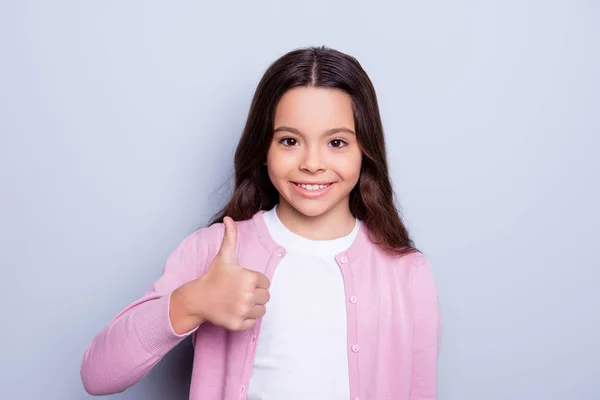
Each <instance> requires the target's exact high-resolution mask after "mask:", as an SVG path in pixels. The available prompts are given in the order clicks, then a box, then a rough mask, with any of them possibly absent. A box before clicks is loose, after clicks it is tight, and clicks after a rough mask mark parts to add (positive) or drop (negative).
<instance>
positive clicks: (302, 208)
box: [290, 200, 332, 218]
mask: <svg viewBox="0 0 600 400" xmlns="http://www.w3.org/2000/svg"><path fill="white" fill-rule="evenodd" d="M302 203H304V202H301V203H300V204H298V202H293V203H290V205H291V206H292V207H293V208H294V209H295V210H296V211H297V212H299V213H300V214H302V215H304V216H306V217H312V218H314V217H319V216H321V215H323V214H325V213H327V212H328V211H329V210H331V208H332V207H331V205H329V204H318V203H317V202H314V201H313V204H310V200H309V204H302Z"/></svg>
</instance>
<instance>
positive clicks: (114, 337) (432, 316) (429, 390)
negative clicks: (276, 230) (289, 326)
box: [81, 212, 442, 400]
mask: <svg viewBox="0 0 600 400" xmlns="http://www.w3.org/2000/svg"><path fill="white" fill-rule="evenodd" d="M237 226H238V260H239V262H240V264H241V265H242V266H244V267H245V268H248V269H253V270H256V271H260V272H262V273H264V274H266V275H267V277H269V279H271V278H272V277H273V273H274V271H275V268H277V265H278V263H279V261H280V260H281V259H282V258H283V257H285V255H286V249H284V248H283V247H281V246H279V245H278V244H277V243H276V242H275V241H274V240H273V239H272V238H271V236H270V235H269V232H268V230H267V227H266V225H265V222H264V219H263V216H262V212H259V213H256V214H255V215H254V216H253V217H252V218H251V219H250V220H247V221H240V222H237ZM223 231H224V230H223V225H222V224H215V225H212V226H210V227H207V228H202V229H199V230H198V231H196V232H194V233H193V234H191V235H189V236H188V237H187V238H185V239H184V240H183V241H182V243H181V244H180V245H179V246H178V248H177V249H176V250H175V251H174V252H173V253H172V254H171V255H170V256H169V258H168V259H167V261H166V265H165V268H164V273H163V274H162V276H160V278H159V279H158V280H157V281H155V282H154V283H153V285H152V286H151V287H150V288H149V289H148V291H147V292H146V293H145V294H144V296H143V297H142V298H140V299H139V300H137V301H135V302H134V303H133V304H130V305H129V306H128V307H126V308H125V309H124V310H123V311H121V312H120V313H119V314H118V315H117V316H116V317H115V318H114V319H113V320H112V321H111V322H110V324H108V326H106V327H105V328H104V329H103V330H102V331H101V332H100V333H98V335H97V336H96V337H95V338H94V339H93V340H92V342H91V343H90V344H89V346H88V348H87V350H86V351H85V354H84V356H83V361H82V365H81V378H82V381H83V384H84V387H85V389H86V391H87V392H88V393H90V394H94V395H104V394H113V393H118V392H122V391H124V390H125V389H127V388H129V387H130V386H132V385H134V384H135V383H137V382H138V381H140V380H141V379H142V378H143V377H144V376H146V375H147V374H148V373H149V372H150V370H151V369H152V368H153V367H154V366H155V365H156V364H157V363H158V362H159V361H160V360H161V358H162V357H163V356H164V355H165V354H166V353H167V352H169V351H170V350H171V349H172V348H173V347H175V346H176V345H177V344H178V343H179V342H181V341H182V340H183V339H184V338H185V337H187V336H188V335H193V337H192V340H193V343H194V346H195V351H194V353H195V354H194V367H193V372H192V383H191V388H190V399H191V400H200V399H202V400H207V399H209V400H213V399H214V400H217V399H218V400H221V399H226V400H230V399H231V400H239V399H244V398H245V397H246V388H247V386H248V383H249V381H250V376H251V374H252V365H253V359H254V352H255V344H256V339H257V337H258V335H259V334H260V321H259V322H258V323H257V324H256V326H255V327H254V328H253V329H251V330H249V331H244V332H229V331H227V330H225V329H223V328H220V327H217V326H214V325H212V324H210V323H205V324H202V325H201V326H200V327H199V328H196V329H195V330H193V331H192V332H188V333H186V334H184V335H177V334H175V333H174V331H173V329H172V327H171V324H170V321H169V317H168V315H169V299H170V294H171V292H172V291H173V290H174V289H176V288H177V287H179V286H180V285H182V284H183V283H185V282H187V281H190V280H192V279H195V278H197V277H199V276H201V275H202V274H203V273H204V272H205V271H206V269H207V268H208V267H209V266H210V264H211V262H212V260H213V258H214V257H215V254H216V252H217V251H218V249H219V246H220V244H221V240H222V237H223ZM336 261H337V263H338V265H339V266H340V270H341V272H342V275H343V279H344V286H345V292H346V298H347V302H346V304H347V307H346V310H347V321H348V336H347V343H348V355H349V365H348V371H349V374H350V395H351V399H353V400H384V399H390V400H392V399H393V400H425V399H427V400H433V399H436V398H437V358H438V353H439V348H440V341H441V332H442V316H441V314H440V309H439V304H438V296H437V290H436V285H435V281H434V274H433V270H432V267H431V264H430V262H429V261H428V259H427V258H426V257H425V256H424V255H423V254H421V253H412V254H410V255H407V256H404V257H401V258H392V257H390V256H388V255H386V254H384V253H383V252H381V251H380V250H379V249H378V248H377V247H376V246H375V245H374V244H373V243H372V242H371V241H370V240H369V239H368V237H367V232H366V231H365V228H364V225H362V224H361V229H360V230H359V233H358V236H357V238H356V239H355V241H354V243H353V244H352V245H351V247H350V248H348V250H347V251H345V252H343V253H341V254H338V255H337V256H336ZM267 312H268V307H267ZM315 365H318V360H315ZM316 390H318V389H316Z"/></svg>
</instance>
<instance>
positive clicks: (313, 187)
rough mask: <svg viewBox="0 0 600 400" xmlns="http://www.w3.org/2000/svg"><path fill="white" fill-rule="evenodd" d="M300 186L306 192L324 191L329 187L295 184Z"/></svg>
mask: <svg viewBox="0 0 600 400" xmlns="http://www.w3.org/2000/svg"><path fill="white" fill-rule="evenodd" d="M296 185H298V186H300V187H301V188H302V189H306V190H322V189H325V188H326V187H327V186H329V185H304V184H296Z"/></svg>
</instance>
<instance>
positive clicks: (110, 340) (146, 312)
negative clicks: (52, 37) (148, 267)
mask: <svg viewBox="0 0 600 400" xmlns="http://www.w3.org/2000/svg"><path fill="white" fill-rule="evenodd" d="M203 234H204V229H200V230H198V231H196V232H194V233H192V234H191V235H189V236H188V237H186V238H185V239H184V240H183V241H182V242H181V243H180V244H179V246H178V247H177V248H176V249H175V250H174V251H173V252H172V253H171V254H170V256H169V257H168V258H167V260H166V263H165V265H164V269H163V272H162V275H161V276H160V277H159V278H158V279H157V280H156V281H155V282H153V284H152V285H151V286H150V287H149V288H148V289H147V291H146V292H145V293H144V294H143V296H141V297H140V298H139V299H137V300H136V301H134V302H133V303H131V304H129V305H128V306H127V307H125V308H124V309H123V310H122V311H121V312H119V313H118V314H117V315H116V316H115V317H114V319H113V320H112V321H111V322H110V323H109V324H108V325H106V326H105V327H104V329H102V331H100V332H99V333H98V334H97V335H96V336H95V337H94V338H93V339H92V341H91V343H90V344H89V345H88V347H87V349H86V350H85V352H84V355H83V359H82V363H81V370H80V374H81V379H82V382H83V386H84V388H85V390H86V391H87V392H88V393H90V394H92V395H107V394H114V393H120V392H123V391H125V390H126V389H127V388H129V387H131V386H133V385H134V384H135V383H137V382H138V381H140V380H141V379H142V378H143V377H145V376H146V375H147V374H148V373H149V372H150V371H151V370H152V368H153V367H154V366H155V365H156V364H158V362H159V361H160V360H161V359H162V358H163V357H164V356H165V355H166V354H167V353H168V352H169V351H170V350H171V349H173V348H174V347H175V346H176V345H177V344H179V343H180V342H181V341H183V339H185V338H186V337H187V336H188V335H190V334H191V333H192V332H194V331H195V330H196V329H197V328H196V329H193V330H192V331H190V332H187V333H185V334H181V335H178V334H176V333H175V332H174V330H173V327H172V326H171V321H170V318H169V305H170V298H171V293H172V292H173V291H174V290H175V289H177V288H178V287H179V286H181V285H183V284H184V283H186V282H188V281H191V280H193V279H195V278H197V277H199V276H200V275H201V274H202V273H204V271H205V270H206V262H207V260H206V258H207V257H206V251H205V246H204V243H203V242H204V240H203Z"/></svg>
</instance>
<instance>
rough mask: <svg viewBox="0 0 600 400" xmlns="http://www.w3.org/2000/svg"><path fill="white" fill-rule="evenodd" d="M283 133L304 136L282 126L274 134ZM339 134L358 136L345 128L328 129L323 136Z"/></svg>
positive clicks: (296, 130)
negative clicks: (345, 133)
mask: <svg viewBox="0 0 600 400" xmlns="http://www.w3.org/2000/svg"><path fill="white" fill-rule="evenodd" d="M283 131H286V132H291V133H295V134H296V135H300V136H302V133H301V132H300V131H299V130H298V129H296V128H292V127H290V126H280V127H278V128H277V129H275V130H274V131H273V133H277V132H283ZM338 132H347V133H351V134H352V135H356V133H354V131H353V130H352V129H348V128H344V127H340V128H333V129H328V130H326V131H325V132H323V135H324V136H330V135H333V134H336V133H338Z"/></svg>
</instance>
